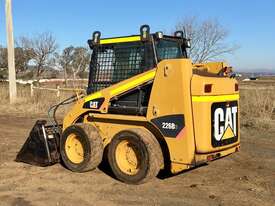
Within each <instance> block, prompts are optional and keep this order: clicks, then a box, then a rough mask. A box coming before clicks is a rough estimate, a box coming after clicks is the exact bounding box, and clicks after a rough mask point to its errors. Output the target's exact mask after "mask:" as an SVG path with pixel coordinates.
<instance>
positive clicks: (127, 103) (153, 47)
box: [16, 25, 240, 184]
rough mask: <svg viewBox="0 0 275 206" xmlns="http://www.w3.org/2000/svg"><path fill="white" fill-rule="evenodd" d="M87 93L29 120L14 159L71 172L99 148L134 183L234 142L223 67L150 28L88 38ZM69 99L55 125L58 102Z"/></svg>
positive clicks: (231, 94) (211, 155)
mask: <svg viewBox="0 0 275 206" xmlns="http://www.w3.org/2000/svg"><path fill="white" fill-rule="evenodd" d="M88 44H89V46H90V48H91V50H92V54H91V62H90V73H89V84H88V88H87V94H85V95H81V96H77V97H76V96H75V97H71V98H69V99H67V100H65V101H63V102H61V103H60V104H58V105H55V106H53V107H52V108H51V109H50V113H51V114H52V116H53V120H51V122H50V124H47V123H46V121H37V123H36V125H35V126H34V128H33V129H32V131H31V133H30V136H29V138H28V140H27V141H26V143H25V144H24V146H23V148H22V149H21V151H20V152H19V153H18V155H17V158H16V160H17V161H22V162H25V163H31V164H36V165H40V166H47V165H51V164H54V163H56V162H62V163H63V164H64V165H65V167H67V168H68V169H69V170H71V171H74V172H86V171H89V170H93V169H95V168H96V167H97V166H98V165H99V164H100V162H101V161H102V158H103V153H104V154H105V153H106V155H107V159H108V162H109V164H110V167H111V169H112V171H113V174H114V175H115V177H116V178H117V179H119V180H121V181H123V182H126V183H130V184H140V183H144V182H146V181H148V180H150V179H151V178H152V177H155V176H156V175H157V174H158V173H159V171H160V170H165V169H166V170H169V171H170V172H171V173H172V174H176V173H179V172H181V171H183V170H186V169H189V168H192V167H195V166H198V165H201V164H204V163H206V162H208V161H212V160H215V159H218V158H221V157H224V156H226V155H229V154H231V153H234V152H237V151H239V149H240V129H239V128H240V127H239V123H240V122H239V107H238V105H239V91H238V82H237V81H236V80H235V79H234V75H232V70H231V67H229V66H227V65H226V64H225V63H222V62H211V63H203V64H192V62H191V60H190V59H189V58H188V56H187V49H188V48H189V40H188V39H187V37H186V35H185V33H184V32H183V31H178V32H176V33H175V35H174V36H172V35H164V34H163V33H162V32H156V33H153V34H152V33H150V28H149V26H148V25H143V26H142V27H141V28H140V34H139V35H133V36H124V37H117V38H101V33H100V32H94V33H93V38H92V39H91V40H88ZM72 102H74V105H73V106H72V108H71V109H70V111H69V112H68V113H67V114H66V115H65V117H64V120H63V123H62V124H59V123H58V122H57V121H56V118H55V112H56V110H57V109H58V107H59V106H62V105H64V104H69V103H72Z"/></svg>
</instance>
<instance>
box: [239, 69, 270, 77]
mask: <svg viewBox="0 0 275 206" xmlns="http://www.w3.org/2000/svg"><path fill="white" fill-rule="evenodd" d="M236 72H237V73H240V74H242V75H243V76H245V77H251V76H254V77H262V76H275V69H240V70H237V71H236Z"/></svg>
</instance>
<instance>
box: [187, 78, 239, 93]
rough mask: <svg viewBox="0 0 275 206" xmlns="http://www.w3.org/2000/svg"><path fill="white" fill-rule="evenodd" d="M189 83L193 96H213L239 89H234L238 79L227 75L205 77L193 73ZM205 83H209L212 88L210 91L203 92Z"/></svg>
mask: <svg viewBox="0 0 275 206" xmlns="http://www.w3.org/2000/svg"><path fill="white" fill-rule="evenodd" d="M191 84H192V86H191V89H192V95H193V96H204V95H208V96H213V95H228V94H238V93H239V91H235V84H238V81H237V80H236V79H232V78H229V77H218V76H217V77H207V76H200V75H196V74H194V75H193V77H192V82H191ZM206 85H211V87H212V88H211V92H210V93H206V92H205V86H206Z"/></svg>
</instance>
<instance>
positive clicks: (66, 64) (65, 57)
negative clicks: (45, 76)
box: [58, 46, 74, 85]
mask: <svg viewBox="0 0 275 206" xmlns="http://www.w3.org/2000/svg"><path fill="white" fill-rule="evenodd" d="M73 54H74V47H73V46H69V47H66V48H65V49H63V51H62V54H61V55H60V56H59V57H58V59H59V61H58V62H59V64H60V66H61V67H62V68H63V70H64V79H65V84H66V85H67V77H68V73H70V71H71V70H72V62H73V59H74V56H73Z"/></svg>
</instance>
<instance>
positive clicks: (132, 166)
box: [115, 140, 140, 175]
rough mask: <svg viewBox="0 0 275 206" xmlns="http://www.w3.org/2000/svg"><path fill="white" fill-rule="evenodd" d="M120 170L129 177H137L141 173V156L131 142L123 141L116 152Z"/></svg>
mask: <svg viewBox="0 0 275 206" xmlns="http://www.w3.org/2000/svg"><path fill="white" fill-rule="evenodd" d="M115 157H116V163H117V165H118V167H119V169H120V170H121V171H122V172H123V173H125V174H128V175H135V174H137V173H138V171H139V165H140V155H139V152H138V150H137V149H136V147H135V146H134V145H133V144H132V143H131V142H129V141H127V140H123V141H121V142H120V143H119V144H118V145H117V147H116V152H115Z"/></svg>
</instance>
